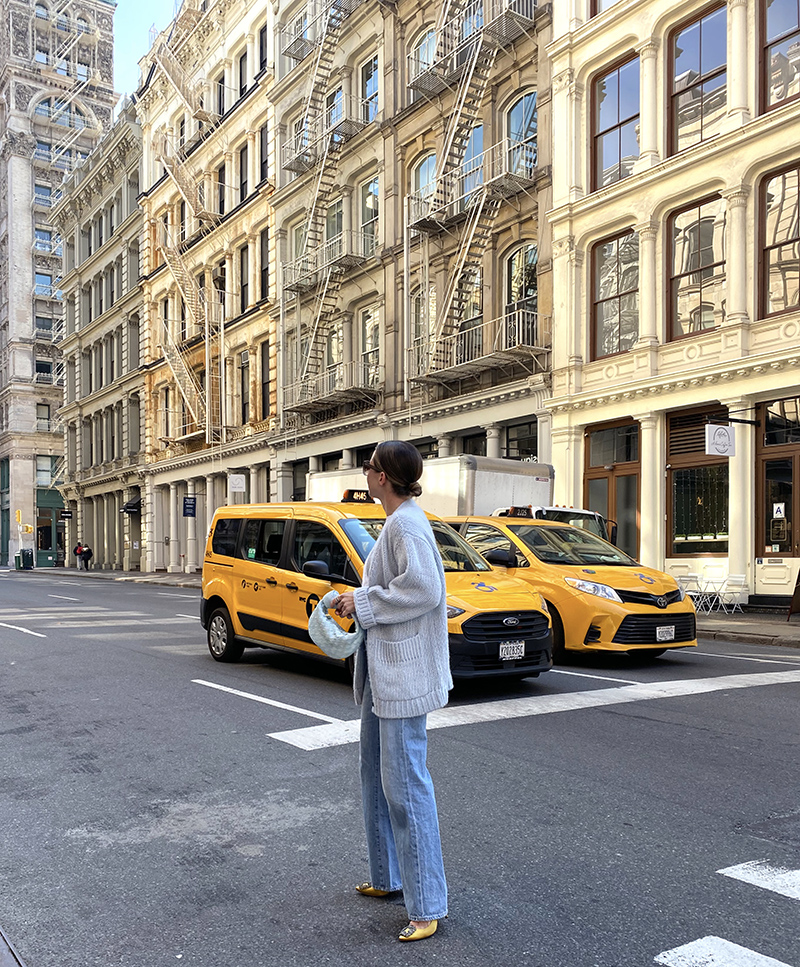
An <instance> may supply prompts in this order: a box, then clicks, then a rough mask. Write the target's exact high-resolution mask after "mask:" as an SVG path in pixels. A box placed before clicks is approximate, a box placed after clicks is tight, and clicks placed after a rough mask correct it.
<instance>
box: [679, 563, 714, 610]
mask: <svg viewBox="0 0 800 967" xmlns="http://www.w3.org/2000/svg"><path fill="white" fill-rule="evenodd" d="M678 587H679V588H681V589H682V590H683V591H685V592H686V596H687V597H689V598H691V599H692V604H693V605H694V610H695V611H696V612H697V613H698V614H703V612H704V611H706V610H707V608H706V606H707V603H708V602H707V598H708V596H707V594H706V593H705V591H704V590H703V585H702V582H701V581H700V575H699V574H695V573H692V572H689V573H688V574H681V575H679V577H678Z"/></svg>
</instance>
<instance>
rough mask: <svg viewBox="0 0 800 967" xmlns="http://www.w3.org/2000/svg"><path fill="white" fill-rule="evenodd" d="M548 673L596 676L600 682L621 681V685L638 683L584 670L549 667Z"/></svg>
mask: <svg viewBox="0 0 800 967" xmlns="http://www.w3.org/2000/svg"><path fill="white" fill-rule="evenodd" d="M550 674H551V675H553V674H555V675H574V676H575V677H576V678H596V679H597V680H598V681H601V682H621V683H622V684H623V685H638V684H639V682H636V681H633V680H632V679H630V678H609V677H608V676H607V675H589V674H587V673H586V672H566V671H564V669H563V668H551V669H550Z"/></svg>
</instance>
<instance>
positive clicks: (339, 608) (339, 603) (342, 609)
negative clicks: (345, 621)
mask: <svg viewBox="0 0 800 967" xmlns="http://www.w3.org/2000/svg"><path fill="white" fill-rule="evenodd" d="M333 607H334V610H335V611H336V614H338V615H339V617H340V618H349V617H351V615H354V614H355V613H356V601H355V597H354V595H353V592H352V591H345V592H344V594H340V595H339V597H338V598H337V599H336V603H335V604H334V606H333Z"/></svg>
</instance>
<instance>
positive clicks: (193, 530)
mask: <svg viewBox="0 0 800 967" xmlns="http://www.w3.org/2000/svg"><path fill="white" fill-rule="evenodd" d="M186 496H187V497H196V493H195V482H194V479H193V478H192V477H190V478H189V479H188V480H187V481H186ZM195 513H196V505H195ZM195 571H197V517H196V516H195V517H187V518H186V573H187V574H194V573H195Z"/></svg>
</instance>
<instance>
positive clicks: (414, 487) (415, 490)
mask: <svg viewBox="0 0 800 967" xmlns="http://www.w3.org/2000/svg"><path fill="white" fill-rule="evenodd" d="M408 492H409V493H410V494H411V496H412V497H421V496H422V487H421V486H420V484H419V483H418V482H417V481H416V480H415V481H414V483H411V484H409V485H408Z"/></svg>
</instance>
